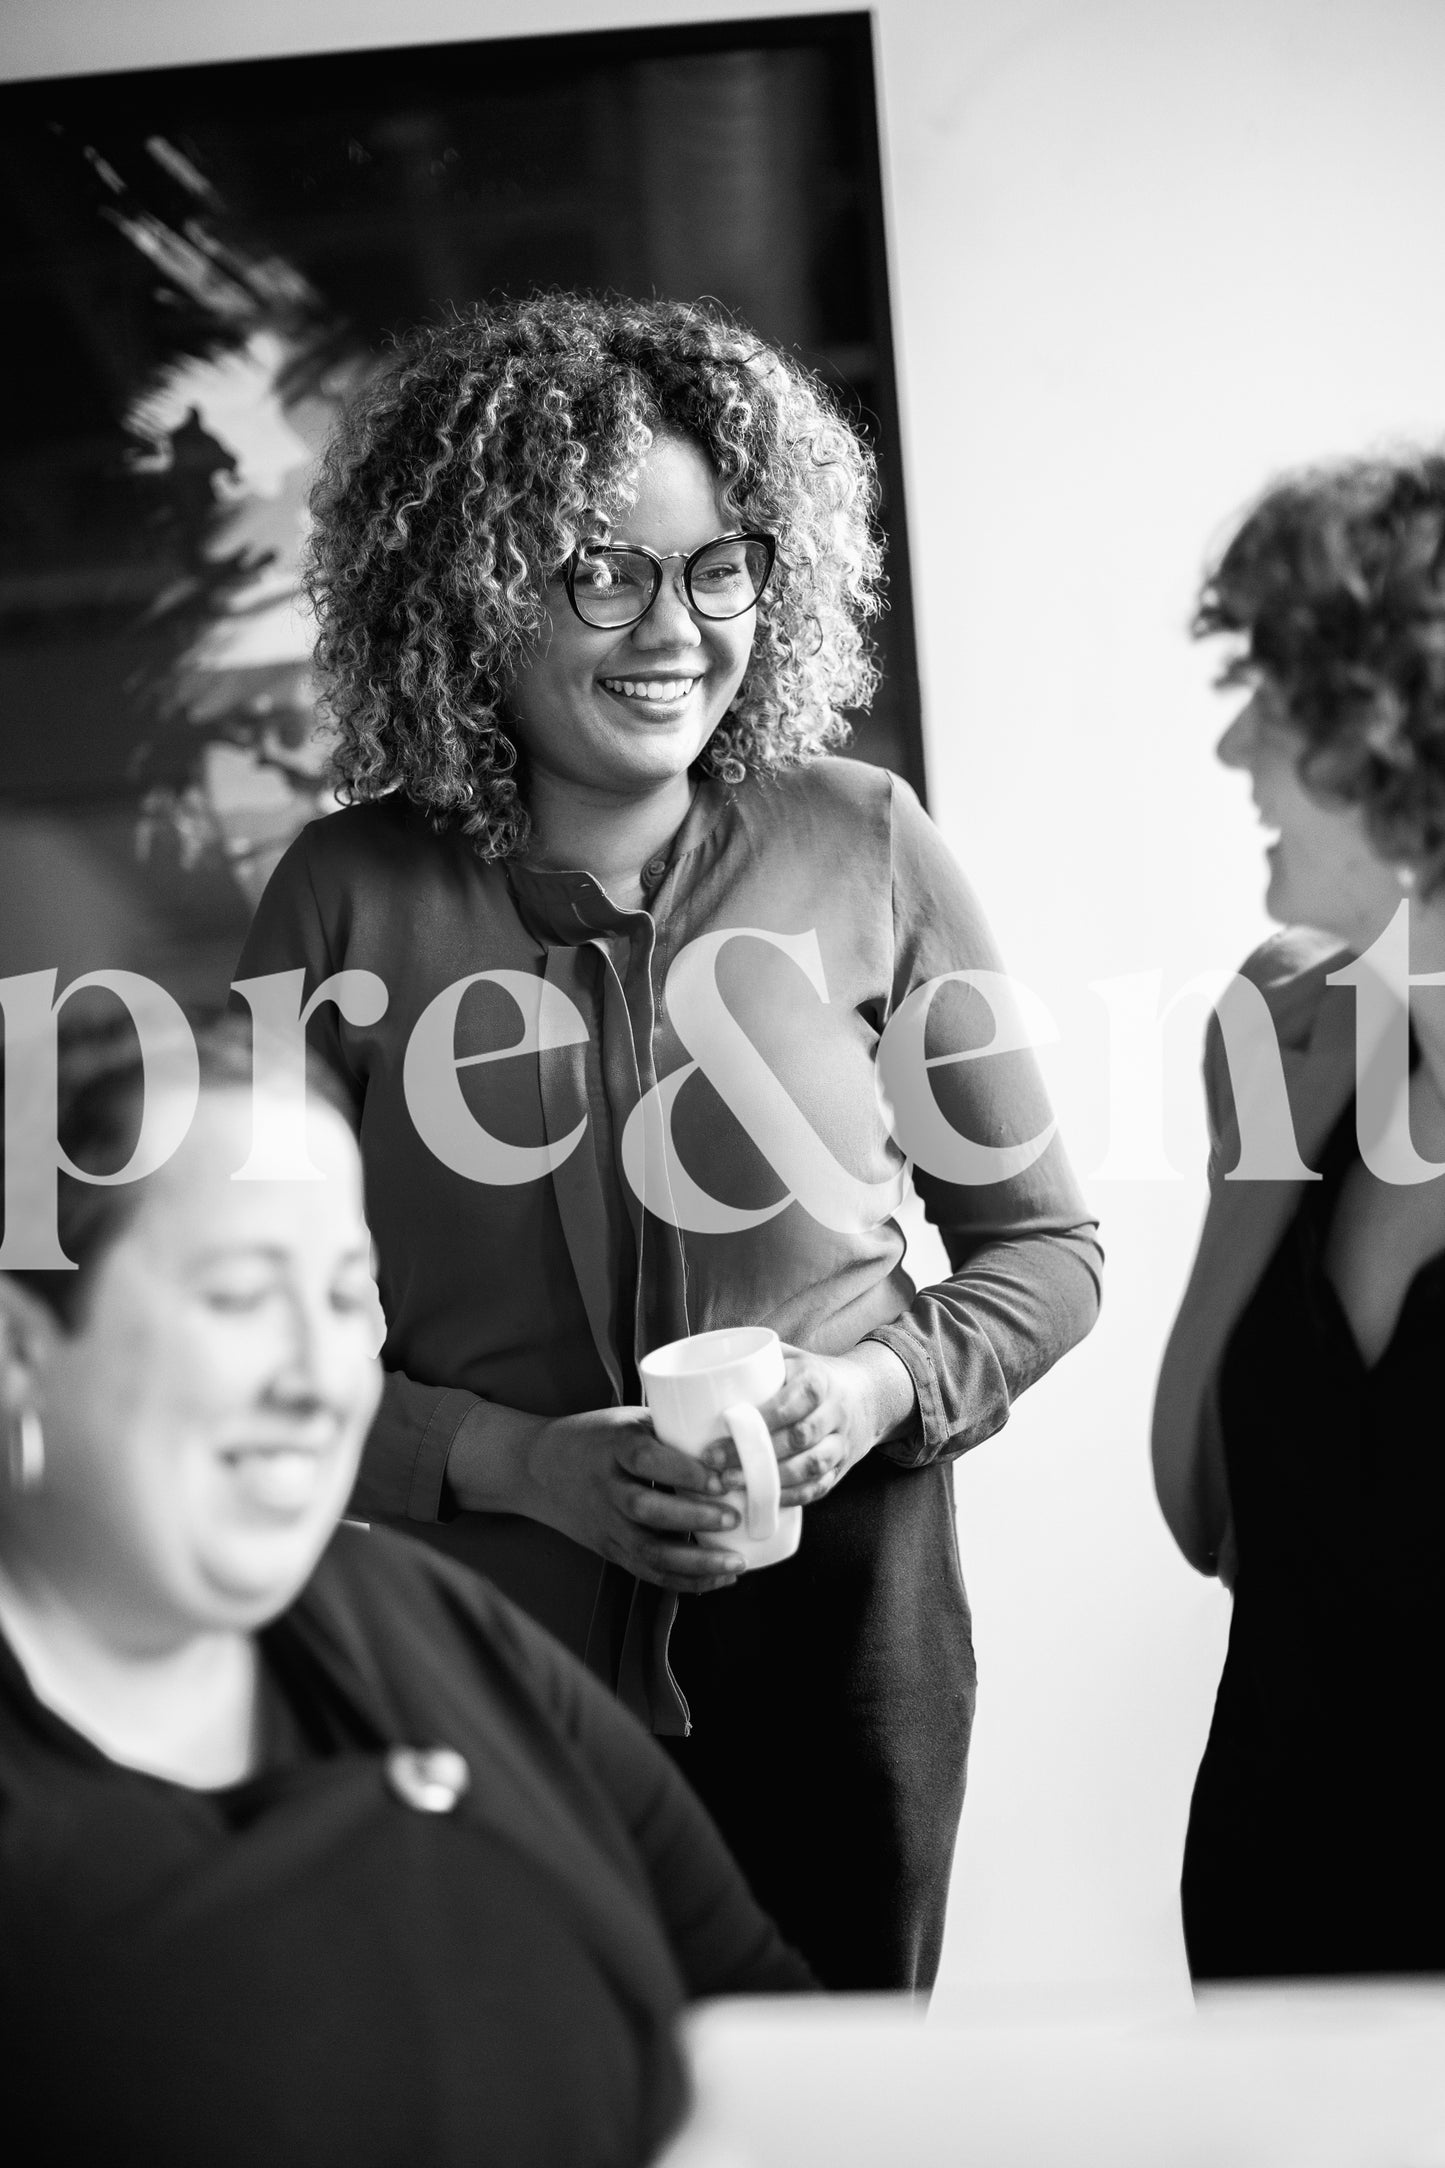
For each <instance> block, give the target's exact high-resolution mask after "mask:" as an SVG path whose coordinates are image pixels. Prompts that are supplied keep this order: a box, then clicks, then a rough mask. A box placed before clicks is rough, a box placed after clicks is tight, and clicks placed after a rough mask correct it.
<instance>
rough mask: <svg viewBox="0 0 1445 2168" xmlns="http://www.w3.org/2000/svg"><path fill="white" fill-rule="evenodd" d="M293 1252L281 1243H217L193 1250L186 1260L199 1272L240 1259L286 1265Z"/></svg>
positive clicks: (258, 1241) (243, 1241)
mask: <svg viewBox="0 0 1445 2168" xmlns="http://www.w3.org/2000/svg"><path fill="white" fill-rule="evenodd" d="M290 1254H291V1252H290V1251H289V1250H288V1249H287V1248H286V1246H285V1244H284V1243H281V1242H262V1241H260V1240H257V1241H254V1242H248V1241H245V1240H242V1241H237V1242H216V1243H213V1244H211V1246H210V1247H209V1248H208V1249H203V1250H193V1251H192V1252H191V1254H190V1256H189V1258H188V1259H187V1260H186V1261H187V1263H188V1264H190V1265H192V1266H193V1267H195V1269H196V1270H197V1271H201V1270H204V1268H205V1267H206V1266H207V1265H215V1264H225V1263H230V1262H232V1261H233V1260H234V1259H236V1258H238V1257H259V1258H261V1259H262V1260H263V1261H264V1262H265V1263H266V1264H268V1265H284V1264H285V1262H286V1260H287V1258H288V1257H289V1256H290Z"/></svg>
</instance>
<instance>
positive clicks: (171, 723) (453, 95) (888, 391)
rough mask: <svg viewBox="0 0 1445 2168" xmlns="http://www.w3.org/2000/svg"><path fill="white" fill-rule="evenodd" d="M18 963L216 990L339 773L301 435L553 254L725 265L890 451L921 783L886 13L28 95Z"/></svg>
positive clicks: (895, 596)
mask: <svg viewBox="0 0 1445 2168" xmlns="http://www.w3.org/2000/svg"><path fill="white" fill-rule="evenodd" d="M0 193H3V201H4V215H3V227H0V232H3V240H0V263H3V277H4V284H5V299H6V318H7V322H8V323H9V325H10V327H11V330H10V336H9V338H8V339H7V342H6V343H7V349H8V353H9V357H10V363H11V368H12V370H13V372H14V374H13V375H12V378H11V384H12V390H11V395H10V397H9V398H8V399H7V400H6V402H5V404H4V407H3V410H0V503H3V516H0V733H3V739H0V743H3V757H0V976H3V975H6V974H10V973H14V972H20V971H31V970H48V969H51V968H56V969H58V971H59V973H60V980H61V984H62V985H63V984H64V983H65V982H66V981H67V980H68V979H69V978H70V977H72V976H74V975H75V974H76V973H78V972H83V971H87V970H92V969H96V968H100V967H108V968H112V969H114V968H128V969H133V970H141V971H144V972H146V973H147V974H148V975H149V976H150V977H152V978H155V979H157V980H159V981H160V982H161V983H163V984H165V985H167V986H168V987H169V988H170V989H171V990H172V991H173V992H175V993H177V994H179V995H181V996H183V997H185V998H189V999H192V1000H208V999H215V998H217V997H218V996H219V995H220V994H221V993H222V992H223V991H224V988H225V985H226V982H227V980H228V978H229V976H230V970H231V965H232V962H233V960H234V957H235V954H236V951H237V948H238V947H239V944H240V940H241V937H242V935H243V933H244V931H245V927H246V923H247V920H248V917H249V914H250V911H251V908H252V906H253V905H254V902H255V899H256V897H257V895H258V894H259V893H260V889H261V887H262V886H263V885H264V882H265V880H266V877H267V875H268V873H269V871H270V869H271V867H272V866H273V865H274V863H275V861H276V858H277V856H278V855H279V853H280V851H281V850H282V849H283V848H284V847H285V844H286V843H287V841H288V840H289V839H290V837H291V836H292V835H293V834H294V833H295V831H296V829H297V827H298V826H299V825H300V824H301V823H302V822H303V821H305V820H307V819H309V818H310V817H312V815H313V814H314V813H316V812H317V811H318V810H322V809H324V808H325V807H326V806H328V805H329V804H330V803H331V802H332V801H331V799H330V797H329V794H328V792H327V788H326V783H325V773H324V771H325V755H326V747H325V733H324V727H323V726H322V725H320V724H319V723H318V720H317V716H316V712H315V699H314V691H313V686H312V682H311V678H310V673H309V667H308V653H309V645H310V628H309V625H308V622H307V620H306V617H305V615H304V613H303V611H302V609H301V608H300V607H299V605H298V600H297V565H298V560H299V553H300V550H301V546H302V543H303V540H304V533H305V519H306V510H305V505H306V492H307V487H308V477H309V469H310V466H311V463H312V461H313V459H314V456H315V453H316V450H317V448H318V446H319V443H320V441H321V439H322V437H323V436H324V434H325V431H326V429H327V427H328V425H329V422H330V419H331V416H332V415H333V413H334V412H335V410H336V406H337V403H338V401H340V400H341V399H343V398H344V397H345V395H346V393H347V390H348V388H349V387H350V386H352V385H353V384H355V383H356V382H357V381H358V380H359V378H360V377H361V376H362V375H363V374H364V372H365V371H366V370H367V369H368V368H370V367H372V366H374V365H375V360H376V357H377V356H378V355H379V354H380V353H381V352H383V351H384V349H385V346H386V343H387V340H388V338H389V336H391V335H392V334H393V333H395V332H396V331H397V330H399V329H402V328H405V327H406V326H408V325H410V324H412V323H414V322H416V321H418V320H421V319H423V318H426V317H428V316H430V315H434V314H436V313H438V312H442V311H445V310H447V309H449V308H452V307H458V306H467V305H470V304H472V303H474V302H477V301H485V300H487V299H488V298H489V297H493V296H497V295H501V294H512V293H517V292H525V291H528V290H531V289H532V288H534V287H538V286H543V287H545V286H553V285H560V286H584V287H588V288H592V289H594V290H611V291H618V292H630V293H638V292H640V293H652V292H657V293H666V294H670V295H681V296H684V297H694V296H700V295H710V296H713V297H715V298H716V299H717V300H719V301H721V302H722V303H723V304H724V305H725V306H727V307H728V308H730V309H732V310H735V311H736V312H737V313H738V315H740V316H741V317H742V318H744V319H745V320H746V321H748V322H749V323H751V324H752V325H753V326H754V327H755V328H756V329H757V330H758V331H759V332H760V333H761V334H762V335H763V336H764V337H766V338H768V339H770V340H773V341H777V342H782V343H784V344H786V345H787V346H789V347H790V348H791V349H793V350H794V351H795V352H797V353H798V354H799V355H800V356H801V357H802V358H804V359H805V360H806V361H807V362H808V363H809V364H810V365H811V366H813V367H814V368H816V369H817V370H819V371H820V372H821V373H822V375H823V376H824V377H825V378H827V379H828V381H829V382H830V383H832V384H833V385H834V386H835V387H836V388H837V390H838V391H839V393H840V394H841V396H842V397H843V398H844V400H845V402H846V403H847V405H848V407H849V410H850V411H851V412H852V413H853V414H854V415H855V416H857V417H859V418H860V419H861V420H862V422H863V424H864V426H865V427H866V429H867V430H868V432H869V433H870V434H871V436H872V438H873V440H874V442H875V444H876V447H877V450H878V453H879V457H880V463H881V468H882V473H883V477H884V503H883V520H884V524H885V528H886V532H887V537H888V545H889V554H888V566H889V586H890V609H889V612H888V614H887V616H886V618H885V620H884V622H883V626H882V632H881V644H882V647H883V651H884V652H883V659H884V663H885V677H884V688H883V691H882V693H881V695H880V697H879V700H878V702H877V705H876V708H875V710H874V712H873V714H872V715H871V716H869V717H868V718H866V719H864V720H862V722H861V724H860V728H859V732H858V736H857V740H856V747H855V749H856V750H857V751H858V752H859V753H860V754H861V755H862V756H863V757H865V758H870V759H876V760H880V761H883V762H885V763H886V764H887V765H889V766H891V767H894V768H896V769H898V770H899V771H900V772H902V773H903V774H905V775H907V776H908V778H909V779H910V781H912V782H913V783H914V785H915V786H916V787H918V788H920V789H921V788H922V785H923V781H924V778H923V774H922V757H921V737H920V724H919V712H918V683H917V670H916V664H915V655H914V641H913V632H912V624H911V615H910V599H909V579H908V558H907V548H906V541H905V535H904V524H903V502H902V491H901V480H900V460H899V428H898V412H897V399H896V392H895V383H894V369H893V356H892V346H891V338H890V327H889V313H888V285H887V267H886V262H885V254H884V227H883V214H882V196H881V187H880V178H879V163H878V141H877V130H876V115H875V90H874V81H873V69H872V55H871V46H870V38H869V26H868V18H867V17H866V16H865V15H862V14H840V15H824V16H810V17H806V18H798V19H774V20H771V21H767V22H749V23H741V24H737V23H735V24H726V23H724V24H715V25H708V26H702V27H699V26H695V25H694V26H689V27H687V28H679V29H650V30H647V31H645V32H635V33H634V32H626V33H611V32H609V33H605V34H597V35H587V36H566V37H546V38H531V39H516V40H506V41H495V40H489V41H487V42H484V43H475V44H468V45H460V46H459V45H448V46H435V45H434V46H426V47H420V48H415V49H407V50H400V51H384V52H369V53H359V54H341V55H325V56H317V57H311V58H304V59H299V60H297V59H288V60H276V61H256V62H246V63H237V64H227V65H218V66H210V67H198V68H187V69H171V70H164V71H153V72H145V73H134V74H126V75H111V76H104V77H87V78H67V79H64V80H59V81H53V82H39V83H27V84H23V85H12V86H9V87H8V88H6V89H4V90H3V91H0Z"/></svg>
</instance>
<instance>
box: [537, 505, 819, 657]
mask: <svg viewBox="0 0 1445 2168" xmlns="http://www.w3.org/2000/svg"><path fill="white" fill-rule="evenodd" d="M777 554H778V546H777V544H776V543H775V542H774V540H773V538H772V536H771V535H769V534H756V533H753V532H752V531H750V530H746V529H744V530H740V531H739V532H738V533H737V534H720V535H719V536H718V538H717V540H716V541H715V542H704V543H703V545H702V548H701V549H696V550H694V551H693V552H692V555H691V556H690V557H688V556H684V555H683V552H682V551H681V550H669V551H668V553H667V555H666V556H665V557H659V555H658V554H657V551H656V550H650V549H647V548H646V547H645V546H644V545H643V544H642V543H641V542H630V543H628V544H627V545H626V546H625V547H614V546H613V545H612V544H610V543H600V542H584V543H583V544H582V546H581V548H580V549H575V550H574V551H573V552H572V555H571V556H570V557H569V558H568V560H567V565H566V570H565V572H564V575H563V577H564V578H565V580H566V583H567V600H568V601H569V602H570V603H571V605H572V607H573V609H574V610H575V611H576V613H577V615H578V616H579V617H580V618H581V620H582V622H583V624H584V625H592V626H595V627H596V628H597V630H598V631H605V632H621V631H624V630H625V629H626V628H627V626H629V625H640V624H641V622H642V620H643V618H644V617H646V615H647V613H648V611H649V610H650V609H651V608H652V605H653V603H654V602H656V600H657V598H658V596H659V595H660V594H661V592H662V568H663V566H664V565H667V564H671V563H672V561H673V559H674V558H679V557H681V558H682V591H683V593H684V594H685V595H686V597H687V606H688V608H689V609H690V610H692V611H694V612H695V613H696V614H697V616H699V617H710V618H714V619H720V618H727V617H741V616H742V614H743V612H744V611H745V610H750V609H751V608H752V606H753V604H754V603H755V602H756V601H757V600H758V597H759V596H760V595H761V594H762V591H763V589H764V588H765V587H766V586H767V584H768V581H769V579H770V578H771V577H772V571H773V563H774V560H775V559H776V557H777Z"/></svg>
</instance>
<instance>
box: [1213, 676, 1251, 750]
mask: <svg viewBox="0 0 1445 2168" xmlns="http://www.w3.org/2000/svg"><path fill="white" fill-rule="evenodd" d="M1258 701H1259V695H1258V693H1256V694H1255V695H1254V697H1253V698H1252V699H1250V700H1246V702H1245V704H1244V706H1243V707H1242V708H1241V709H1240V711H1239V713H1238V715H1236V716H1235V718H1234V720H1233V722H1232V723H1231V724H1230V726H1229V728H1228V729H1227V730H1226V731H1225V733H1224V735H1223V737H1222V738H1221V739H1220V741H1219V743H1218V744H1217V745H1216V746H1215V748H1214V751H1215V754H1216V756H1217V758H1218V759H1220V760H1222V761H1223V762H1224V765H1225V767H1226V768H1248V767H1252V766H1253V763H1254V754H1255V746H1256V743H1257V740H1258V729H1259V718H1258V715H1257V713H1256V708H1257V705H1258Z"/></svg>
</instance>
